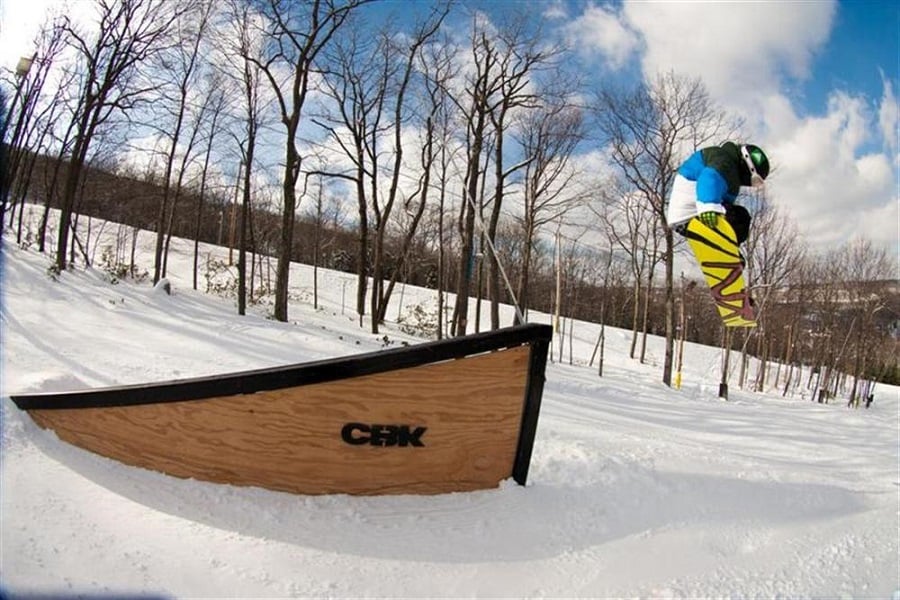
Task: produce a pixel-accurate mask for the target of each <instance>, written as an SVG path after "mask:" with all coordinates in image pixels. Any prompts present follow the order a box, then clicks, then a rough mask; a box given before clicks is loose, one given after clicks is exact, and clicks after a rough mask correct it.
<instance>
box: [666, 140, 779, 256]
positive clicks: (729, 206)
mask: <svg viewBox="0 0 900 600" xmlns="http://www.w3.org/2000/svg"><path fill="white" fill-rule="evenodd" d="M768 176H769V159H768V158H766V155H765V153H764V152H763V151H762V149H761V148H759V147H758V146H754V145H753V144H736V143H734V142H725V143H724V144H722V145H721V146H710V147H708V148H703V149H701V150H697V151H696V152H694V153H693V154H692V155H691V156H690V157H689V158H688V159H687V160H686V161H684V163H682V165H681V166H680V167H679V168H678V173H677V174H676V175H675V181H674V183H673V184H672V193H671V195H670V196H669V207H668V211H667V212H666V221H667V222H668V224H669V227H671V228H672V229H674V230H675V231H676V232H678V233H681V234H683V233H684V227H685V225H686V224H687V222H688V221H690V220H691V219H692V218H693V217H697V218H698V219H700V221H701V222H702V223H703V224H704V225H706V226H707V227H715V225H716V221H717V219H718V215H720V214H721V215H724V216H725V219H726V220H727V221H728V223H729V224H730V225H731V227H732V228H733V229H734V232H735V234H736V235H737V238H738V243H739V244H741V243H743V242H744V241H745V240H746V239H747V236H748V235H749V233H750V213H749V212H747V209H746V208H744V207H743V206H740V205H739V204H735V203H734V201H735V199H736V198H737V195H738V192H740V188H741V186H752V187H760V186H762V185H763V182H764V181H765V179H766V177H768Z"/></svg>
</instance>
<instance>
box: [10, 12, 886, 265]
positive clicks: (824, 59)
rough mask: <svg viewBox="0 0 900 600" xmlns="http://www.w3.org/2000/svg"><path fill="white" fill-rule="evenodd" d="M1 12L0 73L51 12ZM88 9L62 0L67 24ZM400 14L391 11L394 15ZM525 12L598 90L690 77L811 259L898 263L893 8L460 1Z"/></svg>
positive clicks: (24, 48)
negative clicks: (735, 128) (862, 243)
mask: <svg viewBox="0 0 900 600" xmlns="http://www.w3.org/2000/svg"><path fill="white" fill-rule="evenodd" d="M59 1H60V0H0V67H4V68H12V67H14V65H15V62H16V61H17V60H18V58H19V57H20V56H22V55H23V54H28V53H29V48H30V40H31V38H32V37H33V35H34V31H35V29H36V27H37V25H38V24H39V23H40V22H41V20H42V19H43V16H44V11H45V8H46V7H47V6H50V5H53V4H54V3H58V2H59ZM81 1H83V0H69V4H70V8H69V9H68V11H69V12H70V14H76V15H77V13H78V5H79V3H80V2H81ZM404 2H417V4H418V6H419V7H422V6H423V5H424V0H388V1H387V2H386V3H385V5H386V6H392V7H394V8H397V7H402V6H404V4H403V3H404ZM462 3H463V4H464V5H466V6H468V7H471V8H476V9H479V10H483V11H485V12H487V13H488V14H489V15H492V16H495V17H497V18H498V19H499V18H502V17H503V16H504V15H502V13H504V12H509V11H518V12H521V10H522V9H523V8H524V7H527V8H528V10H529V12H531V13H533V14H535V15H539V16H540V18H541V19H543V21H544V23H545V26H546V29H547V31H548V32H553V33H555V34H557V35H559V36H560V37H564V38H565V39H567V40H568V41H569V42H571V43H572V44H573V46H572V47H574V48H577V49H578V50H577V54H578V60H579V62H580V64H581V65H583V66H584V69H585V70H586V71H587V72H589V73H592V74H595V75H596V78H597V81H598V82H599V81H602V80H604V79H609V78H610V77H615V78H617V79H619V80H623V79H624V80H632V81H634V82H637V81H638V80H639V79H640V78H642V77H652V76H653V75H654V74H655V73H657V72H659V71H668V70H670V69H671V70H675V71H676V72H679V73H682V74H685V75H689V76H699V77H701V78H702V79H703V81H704V82H705V84H706V86H707V89H708V90H709V92H710V93H711V94H712V96H713V97H714V98H715V99H716V100H718V101H719V102H720V104H721V105H722V106H723V107H725V108H727V109H729V110H731V111H733V112H735V113H736V114H738V115H740V116H741V117H743V118H744V120H745V122H746V124H747V130H748V132H749V133H750V134H751V136H752V140H747V141H752V142H754V143H756V144H758V145H760V146H762V147H763V148H764V149H765V150H766V151H767V153H768V154H769V158H770V160H771V162H772V164H773V167H774V169H775V172H774V173H773V175H772V176H771V177H770V181H769V184H768V190H767V197H768V198H769V201H770V202H772V203H774V204H776V205H777V206H778V207H779V209H781V210H782V211H783V212H784V213H786V214H789V215H790V216H791V217H792V218H793V219H794V220H795V221H796V222H797V225H798V227H799V229H800V230H801V231H802V232H803V234H804V237H805V238H806V239H807V240H808V241H809V242H810V244H811V245H812V246H813V247H814V248H816V249H817V250H821V249H827V248H828V247H831V246H834V245H836V244H840V243H841V242H844V241H847V240H848V239H851V238H853V237H854V236H864V237H867V238H870V239H872V240H873V241H876V242H878V243H879V244H885V245H887V246H889V248H890V251H891V253H892V254H893V255H895V256H896V255H897V253H898V240H900V210H898V208H900V197H898V185H900V155H898V135H900V134H898V100H897V94H898V87H900V75H898V69H900V8H898V4H897V3H896V2H893V1H883V0H853V1H847V2H830V1H826V0H813V1H790V0H786V1H781V2H777V1H774V0H773V1H770V2H724V1H722V2H674V1H673V2H649V1H634V2H629V1H625V2H614V3H607V2H599V1H592V2H584V1H581V0H531V1H527V2H526V1H525V0H481V1H478V0H469V1H463V2H462Z"/></svg>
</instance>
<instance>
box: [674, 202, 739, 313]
mask: <svg viewBox="0 0 900 600" xmlns="http://www.w3.org/2000/svg"><path fill="white" fill-rule="evenodd" d="M685 237H687V240H688V244H689V245H690V247H691V250H692V251H693V252H694V257H695V258H696V259H697V262H698V263H699V264H700V270H701V271H703V276H704V278H705V279H706V284H707V285H708V286H709V291H710V293H711V294H712V297H713V301H714V302H715V303H716V308H717V309H718V311H719V316H720V317H721V318H722V322H723V323H724V324H725V326H726V327H756V315H755V313H754V311H753V306H752V304H751V303H750V294H749V292H748V290H747V284H746V283H745V281H744V264H743V260H742V258H741V253H740V250H739V247H738V243H737V236H736V235H735V233H734V229H732V227H731V225H730V224H729V223H728V221H726V220H725V217H724V215H719V218H718V219H717V222H716V226H715V227H707V226H706V225H704V224H703V223H702V222H701V221H700V219H698V218H696V217H694V218H693V219H691V220H690V221H688V224H687V227H686V230H685Z"/></svg>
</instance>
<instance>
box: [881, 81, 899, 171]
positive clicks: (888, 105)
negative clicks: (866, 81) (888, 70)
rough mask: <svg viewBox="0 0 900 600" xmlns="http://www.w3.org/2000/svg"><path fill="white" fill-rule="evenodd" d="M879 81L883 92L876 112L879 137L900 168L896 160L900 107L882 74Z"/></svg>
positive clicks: (889, 83)
mask: <svg viewBox="0 0 900 600" xmlns="http://www.w3.org/2000/svg"><path fill="white" fill-rule="evenodd" d="M881 81H882V85H883V89H884V92H883V93H882V96H881V107H880V108H879V110H878V124H879V126H880V127H881V135H882V137H883V138H884V145H885V147H886V148H888V149H889V150H890V151H891V152H893V153H894V156H895V164H896V165H898V166H900V160H898V158H897V152H898V146H900V128H898V121H900V107H898V105H897V97H896V96H895V95H894V88H893V86H892V85H891V82H890V80H888V79H887V78H886V77H885V76H884V73H883V72H882V74H881Z"/></svg>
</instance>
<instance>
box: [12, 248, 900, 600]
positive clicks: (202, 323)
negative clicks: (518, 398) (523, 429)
mask: <svg viewBox="0 0 900 600" xmlns="http://www.w3.org/2000/svg"><path fill="white" fill-rule="evenodd" d="M142 244H145V248H146V249H149V248H150V247H151V245H152V240H151V238H150V236H149V235H148V236H147V237H146V238H142ZM191 248H192V245H191V244H189V243H187V242H178V241H177V240H175V241H173V248H172V255H171V257H170V260H169V271H170V277H169V280H170V281H171V283H172V286H173V290H174V294H173V295H172V296H168V295H166V294H165V293H163V292H161V291H158V290H154V289H152V288H151V286H150V285H149V284H148V283H143V284H133V283H127V282H123V283H118V284H112V283H110V282H109V281H108V279H107V277H106V276H105V275H104V273H103V272H102V271H100V270H89V271H84V270H75V271H69V272H65V273H63V274H62V275H61V276H60V277H59V278H58V281H54V280H52V279H51V278H50V277H49V276H48V274H47V267H48V266H49V264H50V259H49V258H48V257H47V256H45V255H40V254H38V253H37V252H35V251H34V250H33V249H21V248H19V247H17V246H16V244H15V240H14V239H13V238H10V237H7V238H5V239H4V244H3V256H2V260H3V262H2V265H0V268H2V291H3V304H2V313H0V315H2V338H0V339H2V387H0V395H2V400H0V402H2V417H3V430H2V471H0V477H2V479H0V493H2V497H0V585H2V589H3V591H4V592H5V593H6V594H8V595H10V596H13V597H15V596H16V595H26V596H28V595H31V596H40V597H45V596H47V595H51V596H57V595H78V594H91V595H107V596H109V597H113V596H116V595H122V594H128V595H129V596H131V597H135V596H137V595H141V596H142V597H168V598H174V597H179V598H183V597H203V598H211V597H267V598H278V597H297V596H305V597H311V596H312V597H322V596H328V597H359V596H406V597H435V596H443V597H446V596H468V597H471V596H480V597H483V596H508V597H524V596H592V597H616V598H618V597H651V598H663V597H682V598H686V597H691V598H695V597H740V598H771V597H791V598H811V597H851V598H891V597H894V598H900V592H898V590H900V573H898V532H900V521H898V506H900V504H898V502H900V473H898V464H900V463H898V415H900V413H898V407H900V398H898V388H891V387H886V386H879V387H878V388H876V391H875V403H874V404H873V406H872V408H871V409H869V410H852V409H847V408H846V407H845V406H844V405H843V403H838V404H833V405H820V404H815V403H812V402H809V400H804V399H801V398H800V397H799V396H796V397H787V398H784V397H782V396H781V394H780V393H779V392H777V391H772V392H771V393H769V394H758V393H751V392H749V391H742V390H740V389H738V387H737V384H736V375H735V377H734V378H733V379H732V384H731V394H730V401H728V402H725V401H723V400H721V399H719V398H717V397H716V393H717V390H718V382H719V369H720V351H719V350H718V349H715V348H706V347H699V346H694V345H688V346H687V348H686V351H685V352H686V356H685V374H684V385H683V388H682V389H681V390H674V389H670V388H668V387H666V386H664V385H663V384H662V383H661V382H660V378H661V368H660V366H659V364H658V362H659V361H660V360H661V357H662V348H663V344H662V340H659V339H653V340H651V342H650V352H649V356H650V361H649V362H650V364H646V365H641V364H639V363H637V362H636V361H633V360H630V359H629V358H628V344H629V342H630V333H628V332H624V331H621V330H612V331H611V332H609V331H608V335H607V338H608V339H607V348H606V363H605V365H604V376H603V377H598V375H597V372H596V364H595V365H594V366H593V367H590V366H588V364H587V363H588V361H589V359H590V356H591V353H592V351H593V347H594V343H595V341H596V339H597V335H598V332H599V327H598V326H597V325H594V324H588V323H579V324H577V326H576V329H575V331H576V339H575V342H574V345H573V348H574V364H573V365H570V364H569V359H568V354H567V355H566V358H565V360H564V361H563V363H562V364H560V363H558V362H554V363H553V364H550V365H548V369H547V383H546V387H545V393H544V400H543V408H542V412H541V417H540V422H539V426H538V433H537V439H536V441H535V447H534V455H533V459H532V464H531V470H530V472H529V485H528V486H527V487H520V486H518V485H515V484H514V483H512V482H505V483H504V484H503V485H502V486H501V487H500V488H499V489H496V490H489V491H483V492H474V493H465V494H447V495H439V496H422V497H417V496H383V497H350V496H316V497H304V496H295V495H291V494H285V493H277V492H271V491H266V490H261V489H255V488H238V487H232V486H225V485H218V484H211V483H203V482H197V481H190V480H181V479H176V478H173V477H169V476H165V475H162V474H159V473H154V472H149V471H145V470H142V469H137V468H133V467H128V466H125V465H122V464H119V463H116V462H113V461H111V460H108V459H105V458H102V457H99V456H97V455H93V454H90V453H87V452H84V451H82V450H79V449H77V448H74V447H72V446H70V445H68V444H65V443H63V442H61V441H59V440H58V439H57V438H56V437H55V436H54V435H53V434H51V433H48V432H46V431H42V430H40V429H39V428H37V427H36V426H35V425H34V424H33V423H32V422H31V420H30V419H29V418H28V417H27V415H25V414H24V413H22V412H20V411H19V410H18V409H17V408H16V407H15V405H14V404H12V402H11V401H10V400H9V399H8V396H9V395H10V394H11V393H17V392H34V391H59V390H64V389H75V388H85V387H95V386H107V385H114V384H126V383H140V382H149V381H158V380H165V379H174V378H182V377H192V376H199V375H208V374H214V373H222V372H231V371H238V370H246V369H252V368H258V367H265V366H274V365H282V364H288V363H296V362H302V361H306V360H312V359H319V358H325V357H333V356H341V355H345V354H352V353H357V352H364V351H371V350H377V349H379V348H382V347H384V346H385V344H387V343H399V342H401V341H403V340H406V341H408V342H410V343H416V342H418V341H421V340H419V339H417V338H413V337H410V336H408V335H405V334H403V333H401V332H400V330H399V328H398V327H397V326H396V325H395V324H388V326H387V327H386V328H385V331H384V332H383V333H382V334H380V335H378V336H376V335H373V334H371V333H368V332H367V330H366V329H361V328H359V327H358V325H357V323H356V318H355V314H354V312H353V309H352V307H351V300H348V299H345V298H350V297H352V290H353V289H354V288H353V285H354V283H353V280H354V276H352V275H346V274H340V273H333V272H322V271H320V281H319V291H320V298H319V301H320V310H318V311H315V310H313V308H312V301H311V294H312V291H311V290H312V274H311V270H310V269H308V268H306V267H302V266H299V265H297V266H295V268H294V271H293V272H292V277H291V282H292V285H293V286H295V287H294V289H293V290H292V295H293V297H294V298H295V301H294V302H293V303H292V304H291V307H290V317H291V319H292V323H288V324H285V323H278V322H274V321H272V320H269V319H267V318H265V314H266V312H267V310H268V308H267V307H265V306H259V307H253V308H252V309H251V311H252V312H253V314H252V315H249V316H246V317H239V316H237V314H236V309H235V306H234V302H233V301H232V300H226V299H223V298H221V297H218V296H213V295H206V294H204V293H199V292H194V291H192V290H191V280H190V264H191V255H190V251H191ZM221 252H222V251H221V250H220V249H214V248H210V247H206V248H205V249H204V256H206V255H207V254H208V253H213V254H214V253H219V254H220V255H221ZM225 252H227V250H226V251H225ZM139 262H140V264H141V265H142V266H143V267H144V268H148V269H149V268H150V267H151V266H152V259H151V258H150V255H149V254H146V253H143V254H141V256H140V258H139ZM345 282H348V283H345ZM201 286H203V283H201ZM345 294H346V295H345ZM433 296H434V294H433V292H430V291H427V290H413V289H409V288H407V289H406V290H405V291H404V294H403V306H402V307H399V308H398V307H394V308H392V309H391V310H390V311H389V313H388V314H389V318H390V319H392V320H393V319H396V316H397V314H398V310H399V311H400V314H407V311H408V310H409V309H410V308H411V307H413V306H415V305H417V304H421V305H422V306H423V307H425V308H426V309H428V310H431V308H430V307H431V306H432V303H433V301H434V297H433ZM399 297H400V295H399V293H397V294H395V299H399ZM532 321H534V322H541V321H543V322H547V318H546V317H542V316H540V315H537V316H533V318H532ZM506 322H509V319H508V318H507V321H506ZM566 351H567V353H568V346H567V347H566ZM555 352H557V350H556V349H554V353H555ZM737 362H738V361H736V360H735V361H732V364H735V363H737ZM753 368H755V366H754V367H753Z"/></svg>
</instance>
